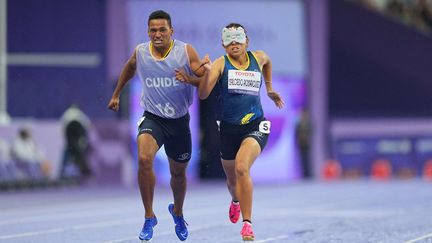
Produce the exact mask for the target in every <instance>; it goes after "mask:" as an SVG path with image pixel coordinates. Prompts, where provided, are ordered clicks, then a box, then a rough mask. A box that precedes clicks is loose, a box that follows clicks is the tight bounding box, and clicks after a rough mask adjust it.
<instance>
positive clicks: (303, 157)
mask: <svg viewBox="0 0 432 243" xmlns="http://www.w3.org/2000/svg"><path fill="white" fill-rule="evenodd" d="M311 133H312V125H311V121H310V118H309V112H308V110H307V109H306V108H304V109H302V111H301V113H300V119H299V121H298V122H297V124H296V126H295V136H294V137H295V143H296V145H297V149H298V151H299V153H300V161H301V168H302V177H303V179H309V178H311V177H312V172H311V163H310V156H309V153H310V144H311V141H310V140H311Z"/></svg>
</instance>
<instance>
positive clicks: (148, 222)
mask: <svg viewBox="0 0 432 243" xmlns="http://www.w3.org/2000/svg"><path fill="white" fill-rule="evenodd" d="M156 225H157V218H156V216H155V217H153V218H145V222H144V226H143V228H142V230H141V233H140V235H139V237H138V238H139V239H140V240H142V241H144V242H146V241H151V239H152V238H153V228H154V227H155V226H156Z"/></svg>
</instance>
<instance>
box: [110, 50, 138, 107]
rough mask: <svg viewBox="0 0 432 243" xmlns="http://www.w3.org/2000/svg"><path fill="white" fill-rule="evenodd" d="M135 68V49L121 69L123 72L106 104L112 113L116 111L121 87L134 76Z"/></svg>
mask: <svg viewBox="0 0 432 243" xmlns="http://www.w3.org/2000/svg"><path fill="white" fill-rule="evenodd" d="M136 66H137V60H136V48H135V50H134V52H133V54H132V56H131V57H130V58H129V60H128V61H127V62H126V64H125V66H124V67H123V70H122V72H121V74H120V77H119V79H118V81H117V86H116V87H115V89H114V92H113V95H112V97H111V100H110V102H109V103H108V108H109V109H111V110H113V111H118V109H119V103H120V93H121V91H122V89H123V87H124V86H125V85H126V84H127V82H128V81H129V80H130V79H131V78H132V77H133V76H134V75H135V71H136Z"/></svg>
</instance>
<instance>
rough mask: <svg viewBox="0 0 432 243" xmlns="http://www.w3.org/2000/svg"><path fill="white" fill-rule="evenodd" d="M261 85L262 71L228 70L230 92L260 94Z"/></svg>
mask: <svg viewBox="0 0 432 243" xmlns="http://www.w3.org/2000/svg"><path fill="white" fill-rule="evenodd" d="M260 86H261V73H260V72H254V71H242V70H228V92H230V93H238V94H250V95H259V88H260Z"/></svg>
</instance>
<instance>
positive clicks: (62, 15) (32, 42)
mask: <svg viewBox="0 0 432 243" xmlns="http://www.w3.org/2000/svg"><path fill="white" fill-rule="evenodd" d="M105 5H106V4H105V1H100V0H90V1H89V0H77V1H57V0H40V1H32V0H14V1H8V54H9V68H8V113H9V114H10V115H11V116H12V117H36V118H57V117H59V116H60V115H61V113H62V112H63V111H64V110H65V109H66V108H67V107H68V106H69V105H70V104H71V103H77V104H79V105H80V106H81V107H82V109H83V110H84V111H85V112H86V113H87V114H89V116H91V117H108V116H112V114H111V113H109V112H108V111H107V109H106V103H107V100H108V97H109V95H110V92H111V91H112V85H106V82H107V81H106V70H105V69H106V68H105V61H104V59H105V46H106V44H105V43H106V40H105V34H106V30H105V29H106V28H105ZM19 53H21V54H27V55H40V54H44V55H48V56H50V55H51V54H77V53H79V54H90V55H93V56H95V57H97V60H99V61H98V62H97V63H96V64H94V65H89V66H85V65H84V66H80V65H75V66H74V65H69V66H66V65H60V64H57V65H55V63H54V64H43V61H41V63H38V65H31V64H24V63H23V62H22V61H21V62H20V61H13V57H14V55H16V54H19ZM66 59H67V58H66ZM11 60H12V62H13V63H11ZM25 61H26V60H24V62H25ZM66 61H67V60H66ZM47 104H49V105H47Z"/></svg>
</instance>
